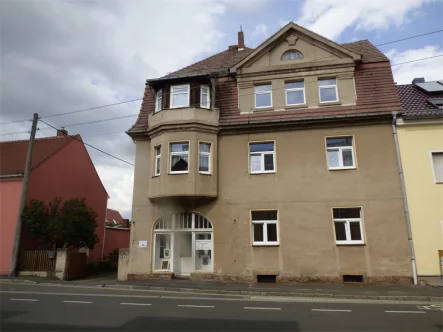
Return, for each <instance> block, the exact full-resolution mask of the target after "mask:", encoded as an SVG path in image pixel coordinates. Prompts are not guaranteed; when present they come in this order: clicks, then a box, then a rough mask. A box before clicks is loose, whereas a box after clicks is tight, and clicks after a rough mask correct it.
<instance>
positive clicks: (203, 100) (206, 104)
mask: <svg viewBox="0 0 443 332" xmlns="http://www.w3.org/2000/svg"><path fill="white" fill-rule="evenodd" d="M200 107H202V108H210V99H209V87H208V86H207V85H202V86H201V88H200Z"/></svg>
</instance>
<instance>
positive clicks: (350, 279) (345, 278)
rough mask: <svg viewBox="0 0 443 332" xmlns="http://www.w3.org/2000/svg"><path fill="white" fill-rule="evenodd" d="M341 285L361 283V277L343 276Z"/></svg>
mask: <svg viewBox="0 0 443 332" xmlns="http://www.w3.org/2000/svg"><path fill="white" fill-rule="evenodd" d="M343 283H363V276H362V275H343Z"/></svg>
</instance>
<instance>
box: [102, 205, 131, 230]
mask: <svg viewBox="0 0 443 332" xmlns="http://www.w3.org/2000/svg"><path fill="white" fill-rule="evenodd" d="M114 220H115V221H116V222H117V224H114V222H113V221H114ZM106 226H108V227H123V228H129V226H130V225H129V219H124V218H123V217H122V215H121V214H120V212H118V211H117V210H113V209H106Z"/></svg>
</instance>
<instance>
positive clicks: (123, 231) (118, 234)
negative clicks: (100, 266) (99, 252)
mask: <svg viewBox="0 0 443 332" xmlns="http://www.w3.org/2000/svg"><path fill="white" fill-rule="evenodd" d="M130 233H131V232H130V224H129V219H124V218H123V217H122V216H121V214H120V212H118V211H116V210H112V209H107V211H106V230H105V241H104V247H103V257H106V256H107V255H108V254H109V253H111V252H112V251H114V249H124V248H129V241H130Z"/></svg>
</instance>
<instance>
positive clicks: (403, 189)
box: [392, 112, 417, 285]
mask: <svg viewBox="0 0 443 332" xmlns="http://www.w3.org/2000/svg"><path fill="white" fill-rule="evenodd" d="M396 124H397V112H392V133H393V135H394V142H395V152H396V154H397V166H398V175H399V176H400V183H401V192H402V196H403V212H404V214H405V220H406V230H407V232H408V243H409V252H410V254H411V264H412V277H413V279H414V285H417V264H416V261H415V252H414V242H413V241H412V230H411V219H410V218H409V207H408V199H407V197H406V186H405V177H404V174H403V167H402V164H401V156H400V146H399V144H398V137H397V126H396Z"/></svg>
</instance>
